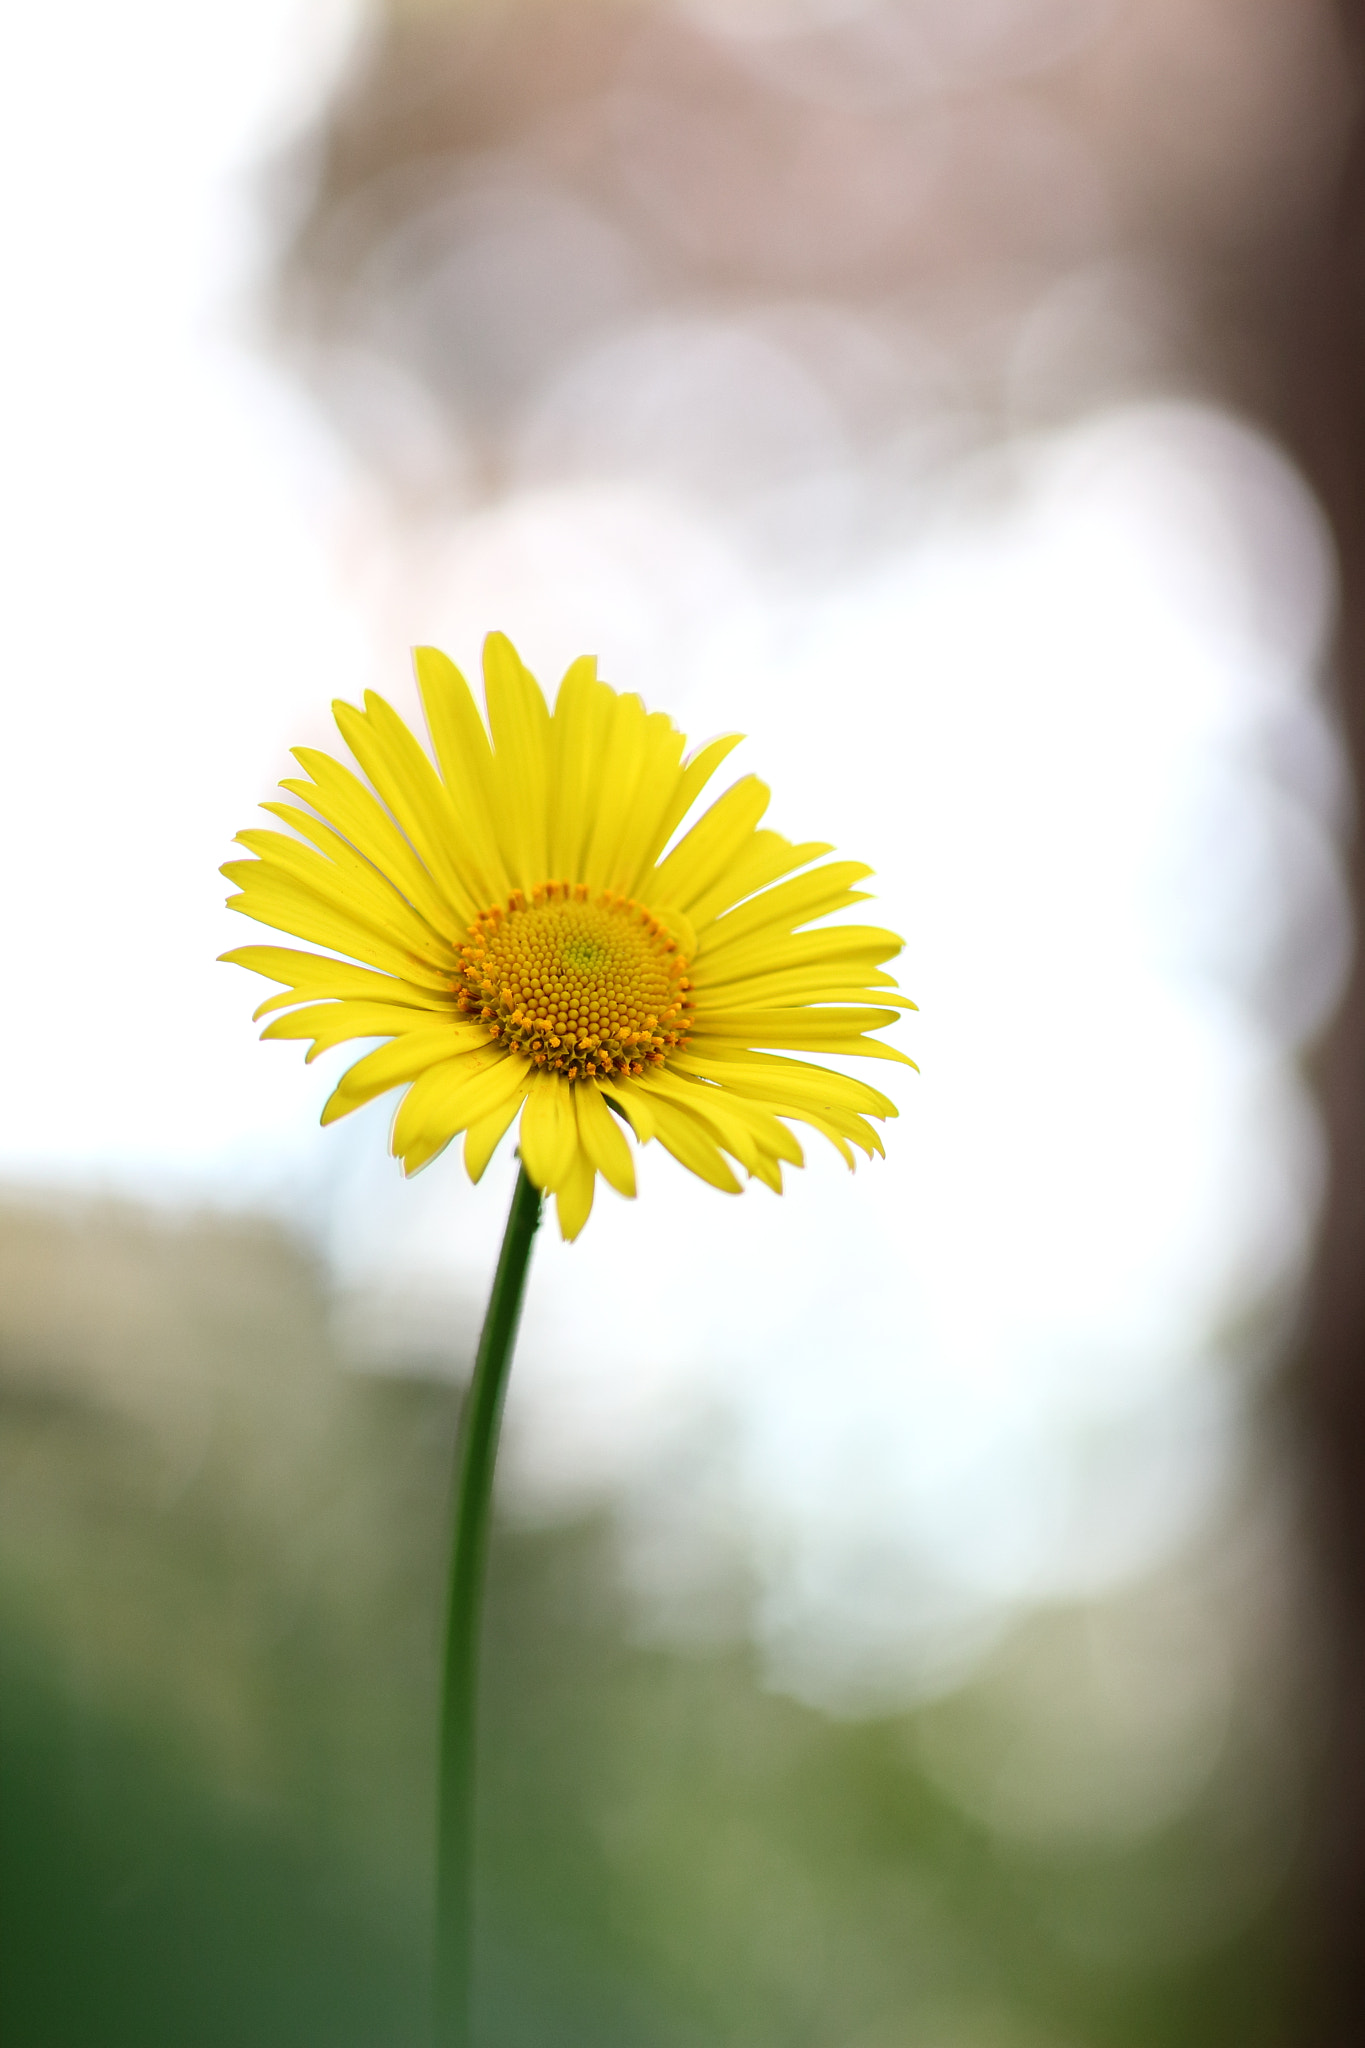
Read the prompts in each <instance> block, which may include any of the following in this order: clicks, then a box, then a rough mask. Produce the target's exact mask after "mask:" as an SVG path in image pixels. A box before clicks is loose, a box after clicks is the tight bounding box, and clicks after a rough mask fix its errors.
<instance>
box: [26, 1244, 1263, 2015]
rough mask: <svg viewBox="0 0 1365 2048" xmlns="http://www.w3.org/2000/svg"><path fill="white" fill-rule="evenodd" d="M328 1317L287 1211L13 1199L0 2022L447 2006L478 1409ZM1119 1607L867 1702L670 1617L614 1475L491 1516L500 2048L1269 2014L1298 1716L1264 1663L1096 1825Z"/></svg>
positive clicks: (491, 1727)
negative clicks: (902, 1701) (458, 1677)
mask: <svg viewBox="0 0 1365 2048" xmlns="http://www.w3.org/2000/svg"><path fill="white" fill-rule="evenodd" d="M331 1330H332V1325H331V1321H330V1305H329V1301H328V1297H327V1291H326V1288H325V1285H324V1280H323V1275H322V1273H321V1272H320V1270H319V1269H318V1267H317V1266H316V1264H315V1262H314V1261H313V1260H312V1259H311V1258H310V1256H309V1255H308V1253H307V1252H306V1250H305V1249H304V1248H303V1247H301V1246H300V1245H298V1244H296V1243H293V1242H291V1241H290V1240H289V1239H288V1238H287V1237H286V1236H285V1235H284V1234H283V1233H281V1232H279V1231H278V1230H275V1229H273V1228H272V1227H270V1226H268V1225H265V1224H250V1223H243V1222H240V1221H231V1220H223V1219H214V1218H211V1217H204V1218H192V1219H189V1220H187V1221H181V1222H179V1223H176V1224H171V1223H168V1222H166V1221H164V1220H162V1221H157V1220H155V1219H152V1218H148V1217H142V1216H139V1215H137V1214H135V1213H133V1212H131V1211H128V1210H120V1209H116V1208H103V1209H94V1208H92V1209H87V1210H84V1211H81V1212H79V1213H77V1212H76V1211H74V1210H68V1211H65V1212H63V1211H61V1210H59V1209H57V1208H55V1207H50V1208H48V1209H46V1210H38V1209H33V1208H29V1209H24V1208H21V1207H17V1206H16V1207H13V1208H11V1209H10V1210H9V1211H8V1212H7V1213H4V1214H3V1215H0V1502H2V1503H3V1505H2V1506H0V1553H2V1557H0V1653H2V1658H0V1716H2V1718H0V1814H2V1815H3V1828H2V1829H0V1886H2V1887H3V1899H2V1900H0V1906H2V1908H3V1910H2V1913H0V1943H2V1944H3V1951H2V1958H0V1960H2V1962H3V1977H2V1978H0V2028H2V2030H3V2039H4V2042H5V2044H6V2048H78V2044H79V2048H117V2044H121V2043H124V2042H128V2043H137V2044H139V2048H158V2044H161V2043H165V2044H167V2048H172V2044H174V2048H219V2044H222V2048H276V2044H279V2048H285V2044H289V2048H307V2044H312V2043H317V2044H319V2048H321V2044H323V2043H326V2044H328V2048H347V2044H352V2043H354V2044H356V2048H361V2044H365V2048H406V2044H408V2043H414V2044H416V2043H419V2042H422V2041H423V2040H424V2038H425V2016H424V2015H425V1969H426V1951H427V1940H428V1910H429V1907H428V1901H429V1871H430V1853H431V1819H430V1813H431V1807H430V1801H431V1786H432V1778H433V1764H434V1757H433V1721H434V1705H435V1685H436V1621H437V1615H438V1613H439V1608H440V1581H441V1567H442V1561H443V1559H442V1552H443V1544H444V1523H445V1508H446V1497H447V1487H448V1476H449V1468H450V1459H451V1449H452V1443H453V1435H454V1430H455V1425H456V1417H457V1405H458V1403H457V1397H456V1395H455V1394H454V1392H453V1391H452V1389H451V1388H450V1387H447V1386H441V1385H437V1384H430V1383H426V1384H424V1383H419V1382H414V1381H404V1380H400V1379H395V1378H387V1379H385V1378H377V1377H366V1376H364V1375H360V1374H357V1373H354V1372H348V1371H345V1370H343V1369H342V1367H341V1365H340V1364H339V1361H338V1358H337V1355H336V1345H335V1342H334V1339H333V1336H332V1334H331ZM464 1334H465V1336H466V1337H467V1334H468V1333H464ZM1225 1604H1226V1603H1225ZM1148 1611H1149V1613H1150V1612H1154V1611H1156V1610H1154V1609H1151V1608H1150V1602H1149V1609H1148ZM1114 1625H1115V1624H1114V1623H1113V1621H1112V1617H1111V1618H1106V1617H1104V1616H1100V1617H1098V1619H1097V1617H1096V1616H1095V1615H1094V1614H1090V1615H1085V1614H1082V1613H1079V1612H1077V1613H1071V1614H1068V1613H1061V1612H1058V1613H1054V1614H1052V1615H1042V1616H1038V1617H1036V1618H1035V1619H1034V1621H1033V1622H1031V1623H1030V1624H1029V1625H1028V1626H1027V1627H1025V1628H1023V1629H1021V1631H1020V1632H1019V1633H1018V1634H1017V1635H1016V1637H1015V1638H1014V1639H1013V1641H1012V1643H1011V1644H1010V1645H1009V1646H1007V1649H1006V1650H1005V1651H1004V1652H1002V1653H1001V1655H1000V1656H999V1657H997V1658H996V1660H995V1661H994V1663H993V1664H992V1665H991V1666H990V1668H989V1669H988V1670H986V1671H985V1672H983V1673H982V1674H981V1676H980V1677H979V1678H978V1679H977V1680H975V1681H973V1683H972V1684H971V1685H969V1686H967V1687H966V1688H964V1689H963V1691H962V1692H960V1693H959V1694H958V1695H956V1696H955V1697H954V1698H951V1699H948V1700H944V1701H940V1702H936V1703H935V1704H933V1705H932V1706H928V1707H924V1708H921V1709H920V1710H919V1711H918V1712H914V1713H905V1714H899V1715H886V1716H883V1717H881V1718H878V1719H867V1720H862V1721H854V1720H847V1721H841V1720H836V1719H833V1718H830V1717H829V1716H827V1715H824V1714H822V1713H819V1712H817V1711H816V1710H814V1709H813V1708H810V1707H807V1706H803V1705H800V1704H798V1703H796V1702H794V1701H792V1700H790V1699H787V1698H784V1697H781V1696H778V1695H775V1694H774V1693H772V1692H770V1691H768V1690H766V1689H765V1688H764V1686H763V1683H762V1680H761V1674H760V1671H759V1668H758V1665H757V1663H756V1660H755V1657H754V1655H753V1653H752V1652H751V1651H750V1650H749V1649H748V1648H747V1647H745V1646H744V1645H743V1644H736V1643H730V1644H728V1645H727V1644H718V1645H712V1646H711V1647H709V1648H698V1647H693V1648H691V1649H688V1650H683V1649H681V1648H670V1647H668V1646H667V1645H666V1644H663V1643H661V1642H660V1641H659V1640H657V1635H656V1637H655V1638H654V1639H651V1637H650V1635H649V1633H648V1632H647V1631H645V1630H643V1629H642V1627H641V1618H640V1615H639V1613H638V1612H637V1610H636V1607H635V1605H634V1604H633V1602H632V1600H631V1599H630V1598H628V1597H627V1595H626V1594H625V1592H624V1591H623V1590H622V1575H621V1572H620V1570H619V1560H618V1554H617V1539H616V1537H615V1534H614V1531H613V1525H612V1522H611V1518H610V1517H609V1515H607V1514H606V1513H605V1512H604V1513H603V1514H602V1515H601V1516H600V1517H598V1518H596V1519H594V1520H588V1521H584V1522H582V1523H580V1524H578V1525H576V1526H573V1527H547V1528H538V1527H528V1526H525V1525H515V1526H509V1525H507V1524H506V1523H504V1524H503V1526H501V1527H500V1529H499V1532H498V1537H497V1543H496V1550H495V1558H494V1566H493V1580H492V1586H491V1589H490V1606H489V1634H488V1652H487V1688H486V1698H485V1707H484V1730H485V1748H484V1779H483V1829H482V1842H481V1887H482V1922H481V1934H480V1943H481V2004H482V2020H481V2025H482V2039H483V2041H484V2042H485V2043H486V2048H561V2044H562V2048H570V2044H573V2048H616V2044H619V2048H694V2044H695V2048H702V2044H707V2048H715V2044H725V2048H1158V2044H1160V2048H1167V2044H1169V2048H1185V2044H1188V2048H1223V2044H1226V2048H1259V2044H1262V2043H1264V2044H1267V2048H1268V2044H1270V2043H1273V2042H1275V2041H1277V2040H1278V2039H1280V2038H1281V2037H1282V2035H1283V2033H1284V2031H1285V2028H1284V2021H1285V2015H1286V2002H1287V1997H1288V1990H1287V1986H1288V1976H1289V1972H1288V1952H1287V1943H1286V1939H1285V1934H1284V1921H1285V1906H1284V1890H1285V1870H1286V1868H1287V1864H1288V1859H1289V1857H1290V1855H1291V1852H1292V1845H1293V1827H1294V1818H1295V1810H1294V1790H1293V1787H1294V1779H1293V1772H1292V1762H1293V1743H1292V1739H1290V1738H1289V1737H1287V1736H1286V1732H1285V1726H1284V1723H1285V1714H1284V1712H1283V1711H1280V1710H1277V1711H1276V1712H1274V1713H1270V1712H1268V1711H1267V1710H1266V1704H1265V1688H1264V1686H1261V1685H1256V1686H1251V1685H1249V1682H1248V1678H1247V1673H1246V1672H1245V1670H1244V1671H1242V1672H1241V1673H1240V1675H1239V1678H1238V1688H1237V1691H1238V1699H1239V1701H1245V1698H1246V1695H1247V1694H1248V1693H1249V1692H1250V1693H1252V1694H1254V1697H1252V1698H1251V1699H1250V1700H1249V1702H1247V1704H1248V1709H1249V1710H1248V1711H1245V1712H1244V1711H1242V1710H1241V1708H1240V1707H1239V1708H1238V1711H1236V1712H1234V1714H1233V1715H1232V1718H1231V1720H1230V1722H1229V1724H1228V1728H1227V1729H1225V1730H1224V1732H1223V1733H1222V1735H1221V1736H1220V1738H1219V1742H1218V1745H1217V1755H1216V1757H1211V1760H1210V1762H1209V1765H1208V1768H1207V1769H1204V1770H1203V1771H1202V1772H1200V1773H1196V1774H1195V1778H1194V1779H1193V1780H1192V1781H1191V1786H1190V1788H1189V1790H1188V1793H1187V1795H1186V1796H1184V1797H1183V1798H1180V1799H1171V1798H1169V1797H1168V1798H1167V1802H1166V1803H1167V1806H1168V1807H1169V1811H1164V1812H1163V1815H1162V1817H1161V1818H1160V1819H1159V1820H1158V1823H1157V1824H1156V1825H1141V1824H1137V1825H1135V1824H1134V1822H1133V1817H1132V1815H1131V1814H1130V1815H1128V1817H1127V1819H1126V1820H1125V1821H1124V1823H1123V1825H1116V1824H1114V1822H1113V1814H1112V1813H1111V1814H1110V1815H1109V1819H1108V1820H1107V1821H1104V1822H1103V1824H1101V1825H1096V1824H1095V1822H1094V1814H1095V1812H1096V1811H1099V1812H1100V1813H1101V1818H1102V1820H1103V1814H1104V1812H1105V1810H1106V1809H1105V1807H1104V1801H1103V1799H1101V1801H1100V1806H1099V1808H1096V1807H1095V1804H1094V1801H1093V1799H1091V1798H1090V1795H1089V1793H1086V1797H1085V1798H1082V1797H1081V1796H1080V1794H1081V1792H1085V1787H1086V1783H1087V1782H1088V1781H1087V1780H1086V1776H1085V1774H1086V1772H1087V1771H1088V1772H1089V1773H1090V1775H1091V1777H1096V1778H1097V1780H1098V1781H1099V1782H1100V1785H1101V1790H1103V1789H1104V1788H1105V1786H1110V1787H1111V1789H1112V1786H1113V1785H1114V1784H1118V1783H1119V1778H1120V1777H1121V1770H1120V1766H1122V1764H1123V1761H1124V1756H1123V1753H1119V1752H1115V1753H1114V1754H1113V1755H1111V1754H1110V1752H1107V1751H1106V1750H1105V1749H1104V1747H1103V1744H1100V1746H1099V1747H1098V1748H1096V1747H1095V1746H1094V1743H1093V1742H1091V1743H1090V1748H1089V1749H1087V1742H1089V1741H1090V1738H1089V1736H1088V1735H1087V1733H1086V1728H1087V1726H1088V1723H1085V1722H1084V1713H1088V1712H1089V1711H1090V1709H1089V1708H1088V1707H1086V1706H1085V1701H1086V1700H1087V1699H1088V1698H1089V1697H1090V1695H1089V1694H1088V1693H1086V1691H1085V1685H1084V1684H1083V1683H1082V1681H1081V1679H1079V1678H1076V1677H1075V1676H1073V1675H1072V1674H1073V1672H1080V1671H1081V1670H1082V1666H1083V1665H1084V1664H1085V1660H1086V1658H1087V1657H1088V1658H1089V1659H1090V1663H1091V1664H1092V1665H1093V1664H1094V1656H1093V1655H1092V1651H1093V1646H1094V1644H1095V1643H1096V1642H1097V1641H1101V1640H1108V1638H1107V1637H1105V1636H1104V1630H1105V1629H1110V1630H1111V1632H1112V1628H1113V1626H1114ZM1125 1626H1127V1624H1125ZM1097 1629H1098V1630H1099V1634H1098V1635H1097V1634H1096V1630H1097ZM1252 1633H1253V1634H1254V1633H1255V1631H1254V1630H1253V1631H1252ZM1124 1639H1125V1640H1126V1638H1124ZM1087 1646H1090V1647H1089V1648H1087ZM1078 1657H1079V1658H1080V1662H1079V1663H1078V1662H1077V1658H1078ZM1095 1668H1096V1669H1100V1670H1101V1671H1102V1673H1103V1672H1112V1671H1113V1670H1114V1669H1119V1671H1120V1673H1121V1672H1122V1670H1123V1668H1124V1667H1123V1666H1122V1662H1121V1660H1120V1662H1119V1664H1118V1665H1117V1666H1115V1664H1114V1660H1113V1658H1112V1657H1109V1659H1108V1661H1107V1662H1103V1663H1102V1665H1101V1666H1096V1667H1095ZM1106 1682H1108V1681H1107V1680H1106ZM1049 1686H1051V1687H1052V1690H1051V1691H1049ZM1040 1687H1041V1690H1040ZM1096 1697H1098V1695H1096ZM1124 1697H1125V1698H1127V1699H1128V1700H1129V1704H1130V1705H1131V1694H1130V1693H1125V1695H1124ZM1030 1699H1031V1700H1032V1706H1031V1707H1030V1706H1029V1704H1028V1703H1029V1700H1030ZM1058 1699H1060V1700H1061V1702H1062V1708H1061V1709H1059V1708H1058V1707H1057V1706H1056V1705H1055V1704H1050V1703H1051V1702H1055V1701H1056V1700H1058ZM1040 1702H1042V1704H1041V1705H1040V1704H1039V1703H1040ZM1021 1703H1022V1704H1021ZM1078 1703H1079V1704H1078ZM1083 1709H1084V1712H1083V1711H1082V1710H1083ZM1154 1711H1155V1710H1154ZM1030 1713H1031V1714H1032V1716H1033V1723H1035V1724H1037V1725H1036V1727H1035V1732H1034V1736H1033V1737H1029V1738H1028V1739H1029V1740H1034V1741H1035V1745H1036V1740H1037V1739H1038V1730H1039V1729H1041V1732H1042V1737H1043V1738H1047V1737H1049V1735H1050V1736H1051V1737H1052V1738H1055V1740H1054V1748H1055V1749H1056V1751H1057V1754H1056V1755H1055V1756H1053V1758H1052V1762H1051V1763H1050V1764H1049V1765H1048V1769H1050V1770H1051V1771H1052V1772H1053V1775H1054V1777H1056V1778H1057V1780H1058V1784H1059V1785H1060V1805H1059V1804H1058V1802H1057V1797H1056V1796H1054V1794H1052V1793H1049V1795H1048V1796H1049V1797H1050V1798H1052V1801H1053V1803H1052V1806H1051V1807H1048V1806H1047V1803H1046V1801H1044V1802H1043V1808H1044V1809H1045V1811H1043V1809H1040V1811H1043V1824H1039V1822H1038V1814H1037V1813H1035V1812H1034V1810H1033V1807H1034V1806H1036V1805H1037V1801H1036V1800H1034V1801H1033V1805H1032V1806H1031V1805H1030V1800H1031V1799H1032V1798H1033V1792H1034V1789H1035V1787H1036V1786H1043V1787H1044V1789H1046V1784H1047V1783H1050V1782H1051V1781H1050V1780H1046V1781H1045V1778H1044V1777H1039V1776H1038V1772H1039V1771H1041V1770H1042V1768H1043V1766H1042V1765H1041V1764H1035V1763H1034V1762H1032V1761H1030V1759H1032V1758H1033V1757H1034V1756H1035V1750H1033V1749H1029V1748H1028V1747H1027V1742H1026V1741H1025V1738H1026V1736H1027V1732H1028V1728H1029V1726H1030V1725H1031V1724H1030V1721H1029V1715H1030ZM1059 1715H1060V1718H1059ZM1068 1717H1069V1718H1068ZM1078 1717H1079V1718H1078ZM1119 1725H1120V1726H1121V1727H1123V1728H1126V1727H1127V1726H1128V1724H1127V1723H1123V1722H1121V1723H1120V1724H1119ZM1021 1731H1022V1732H1021ZM1059 1731H1060V1732H1059ZM1291 1735H1292V1731H1291ZM1141 1737H1142V1728H1141V1726H1140V1725H1138V1726H1137V1730H1136V1733H1135V1734H1133V1735H1131V1736H1130V1735H1128V1734H1125V1735H1124V1737H1123V1740H1124V1741H1125V1742H1127V1743H1130V1744H1131V1745H1132V1746H1133V1753H1134V1754H1137V1752H1138V1750H1140V1749H1141ZM1021 1743H1024V1745H1025V1746H1024V1747H1023V1748H1021V1747H1020V1744H1021ZM1036 1754H1037V1756H1039V1757H1044V1758H1045V1757H1046V1741H1045V1740H1044V1747H1043V1748H1042V1749H1036ZM1115 1757H1117V1761H1115ZM1011 1758H1013V1759H1014V1760H1015V1763H1014V1764H1012V1763H1011ZM1020 1759H1022V1762H1020V1761H1019V1760H1020ZM1096 1759H1098V1763H1097V1762H1096ZM983 1760H984V1761H983ZM1016 1764H1017V1765H1018V1768H1017V1769H1015V1777H1014V1779H1011V1778H1010V1776H1009V1773H1010V1770H1011V1769H1014V1768H1015V1765H1016ZM1002 1771H1003V1773H1004V1776H1003V1777H1002V1778H1000V1783H1001V1784H1004V1785H1006V1787H1007V1789H1008V1786H1009V1785H1010V1784H1013V1785H1014V1786H1015V1790H1014V1791H1013V1792H1011V1793H1010V1797H1011V1798H1013V1799H1014V1801H1015V1806H1016V1808H1018V1812H1016V1815H1015V1820H1014V1822H1012V1823H1011V1824H1010V1825H1009V1826H1006V1827H1003V1828H1002V1826H1001V1824H1000V1821H999V1815H998V1812H994V1809H992V1808H991V1804H990V1801H989V1800H985V1801H984V1803H983V1799H981V1798H977V1797H976V1795H975V1793H974V1791H973V1789H972V1788H973V1786H974V1785H975V1784H976V1782H977V1777H981V1782H982V1783H985V1782H986V1781H987V1779H990V1777H991V1773H992V1772H995V1773H996V1776H997V1777H999V1776H1000V1773H1001V1772H1002ZM974 1773H975V1774H976V1776H974V1775H973V1774H974ZM982 1773H984V1774H985V1775H984V1776H982V1775H981V1774H982ZM1116 1773H1118V1775H1117V1776H1116ZM992 1782H994V1780H992ZM1136 1782H1139V1790H1140V1792H1141V1784H1142V1782H1144V1781H1140V1780H1139V1781H1136ZM1020 1787H1022V1797H1023V1806H1022V1807H1020V1806H1019V1800H1020V1797H1021V1794H1020V1790H1019V1788H1020ZM1078 1788H1079V1789H1078ZM1119 1789H1120V1791H1121V1789H1122V1787H1121V1785H1120V1787H1119ZM1072 1795H1074V1796H1072ZM993 1796H995V1797H996V1806H997V1807H998V1806H999V1797H1000V1796H1003V1795H999V1787H998V1786H997V1794H996V1795H993ZM1040 1796H1041V1795H1040ZM1069 1796H1070V1797H1071V1800H1072V1805H1071V1808H1070V1809H1069V1808H1068V1806H1067V1799H1068V1797H1069ZM1142 1796H1146V1795H1145V1794H1143V1795H1142ZM1087 1799H1089V1804H1087ZM1111 1804H1112V1801H1111ZM1119 1805H1120V1806H1121V1805H1122V1800H1121V1799H1120V1801H1119ZM1072 1809H1074V1810H1072ZM1115 1810H1117V1809H1115ZM993 1813H994V1817H993ZM1019 1813H1022V1814H1023V1816H1024V1818H1023V1820H1020V1819H1019ZM1049 1813H1050V1814H1051V1815H1052V1819H1051V1820H1050V1821H1049V1820H1048V1819H1047V1815H1048V1814H1049ZM1058 1813H1060V1814H1062V1816H1063V1824H1058V1822H1057V1814H1058ZM1068 1813H1069V1816H1070V1817H1069V1819H1068V1818H1067V1815H1068ZM1087 1815H1089V1819H1088V1820H1087V1818H1086V1816H1087ZM1139 1819H1140V1816H1139Z"/></svg>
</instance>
